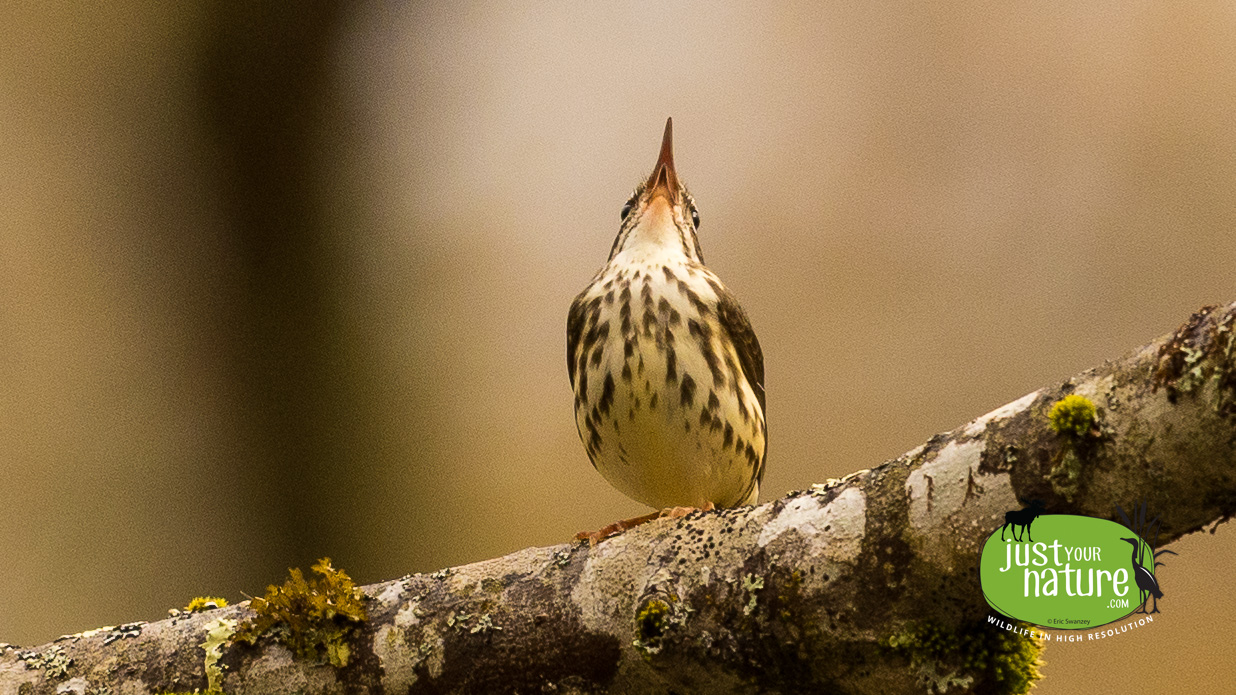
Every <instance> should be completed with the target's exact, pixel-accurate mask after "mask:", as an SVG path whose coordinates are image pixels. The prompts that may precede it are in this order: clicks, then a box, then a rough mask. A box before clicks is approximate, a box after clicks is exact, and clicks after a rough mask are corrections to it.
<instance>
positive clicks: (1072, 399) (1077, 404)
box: [1047, 394, 1095, 437]
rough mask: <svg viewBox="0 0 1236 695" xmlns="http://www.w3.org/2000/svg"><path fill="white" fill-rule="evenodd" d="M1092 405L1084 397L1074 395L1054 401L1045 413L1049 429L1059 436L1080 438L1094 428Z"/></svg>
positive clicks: (1093, 409)
mask: <svg viewBox="0 0 1236 695" xmlns="http://www.w3.org/2000/svg"><path fill="white" fill-rule="evenodd" d="M1094 418H1095V408H1094V403H1093V402H1092V401H1091V400H1090V399H1089V398H1086V397H1085V396H1078V395H1076V394H1074V395H1071V396H1065V397H1064V398H1061V399H1060V400H1058V401H1056V404H1055V405H1053V406H1052V407H1051V411H1050V412H1049V413H1047V419H1048V420H1050V421H1051V428H1052V429H1053V430H1055V431H1057V432H1059V433H1060V434H1063V435H1068V436H1074V437H1081V436H1084V435H1086V434H1087V433H1089V432H1090V430H1091V429H1092V428H1093V427H1094Z"/></svg>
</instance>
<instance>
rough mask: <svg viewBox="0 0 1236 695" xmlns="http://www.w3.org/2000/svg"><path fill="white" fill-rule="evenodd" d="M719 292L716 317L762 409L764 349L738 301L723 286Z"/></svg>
mask: <svg viewBox="0 0 1236 695" xmlns="http://www.w3.org/2000/svg"><path fill="white" fill-rule="evenodd" d="M721 290H722V291H721V292H718V293H717V318H718V320H720V322H721V327H722V328H724V329H725V332H726V333H728V334H729V336H730V341H731V342H733V343H734V350H735V351H736V352H737V353H738V364H739V366H740V367H742V375H743V376H744V377H746V379H747V383H749V384H751V390H753V391H755V398H756V400H758V401H759V402H760V410H761V411H762V410H764V351H763V350H761V349H760V341H759V339H758V338H756V337H755V331H754V330H752V329H751V321H749V320H748V319H747V314H746V312H744V311H743V310H742V307H740V306H738V301H737V300H735V299H734V295H732V294H730V292H729V290H726V289H725V288H724V287H722V288H721Z"/></svg>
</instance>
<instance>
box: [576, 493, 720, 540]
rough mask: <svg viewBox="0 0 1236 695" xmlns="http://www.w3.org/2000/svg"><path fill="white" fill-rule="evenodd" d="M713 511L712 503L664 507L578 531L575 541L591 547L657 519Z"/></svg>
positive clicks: (714, 507) (677, 517)
mask: <svg viewBox="0 0 1236 695" xmlns="http://www.w3.org/2000/svg"><path fill="white" fill-rule="evenodd" d="M714 509H716V506H715V505H713V503H712V502H708V503H705V504H704V506H702V507H666V508H665V509H662V510H661V511H659V512H652V513H651V514H645V515H643V516H636V517H632V518H630V519H623V520H621V521H615V522H614V523H612V524H610V525H609V526H606V527H605V528H603V529H601V530H600V531H580V532H579V533H577V534H575V540H577V541H585V540H586V541H588V545H589V546H593V545H596V544H597V543H600V542H601V541H603V540H605V539H606V538H609V537H610V536H616V535H618V534H620V533H622V532H623V531H627V530H630V529H633V528H635V527H636V526H639V525H640V524H646V523H648V522H649V521H655V520H657V519H681V518H683V517H684V516H686V515H688V514H690V513H691V512H711V511H712V510H714Z"/></svg>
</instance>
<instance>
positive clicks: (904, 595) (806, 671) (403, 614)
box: [0, 304, 1236, 695]
mask: <svg viewBox="0 0 1236 695" xmlns="http://www.w3.org/2000/svg"><path fill="white" fill-rule="evenodd" d="M1234 336H1236V304H1232V305H1229V306H1227V307H1225V308H1210V309H1206V310H1203V311H1201V312H1198V313H1197V314H1195V315H1194V316H1193V317H1192V318H1190V319H1189V321H1188V322H1187V323H1186V324H1185V325H1184V326H1182V327H1181V328H1180V330H1178V331H1177V332H1176V333H1174V334H1173V335H1170V336H1166V337H1164V338H1162V339H1160V340H1158V341H1155V342H1154V343H1151V344H1150V345H1147V346H1145V347H1143V348H1142V349H1140V350H1137V351H1136V352H1134V353H1133V354H1131V355H1129V356H1128V357H1126V358H1124V359H1123V360H1121V361H1118V362H1112V363H1108V364H1106V365H1104V366H1102V367H1098V368H1096V369H1092V370H1090V371H1087V372H1085V373H1082V374H1079V375H1078V376H1076V377H1074V378H1072V379H1069V380H1068V381H1066V382H1064V383H1062V384H1058V385H1056V386H1053V387H1048V388H1044V389H1041V390H1039V391H1036V392H1034V393H1031V394H1029V395H1027V396H1025V397H1024V398H1020V399H1018V400H1017V401H1014V402H1013V403H1010V404H1008V405H1006V406H1004V407H1002V408H999V409H997V410H995V411H993V412H991V413H989V414H987V415H985V416H983V417H981V418H979V419H977V420H974V421H973V422H970V423H969V424H967V425H965V426H963V427H961V428H959V429H957V430H954V431H952V432H949V433H946V434H940V435H937V436H935V437H933V438H932V439H931V440H930V441H928V442H927V443H926V444H924V445H922V446H920V447H918V448H916V449H914V450H913V451H910V452H907V453H906V454H904V455H902V456H901V457H899V458H897V459H896V460H893V461H888V462H886V463H884V464H883V465H880V466H877V467H875V468H872V469H869V470H862V471H858V472H856V473H852V474H850V475H849V476H847V477H846V478H844V479H842V480H832V481H828V482H827V483H826V484H823V485H817V486H814V487H813V488H812V489H811V490H809V491H805V492H800V493H796V494H791V495H789V496H787V497H785V498H782V499H779V500H777V501H775V502H772V503H769V504H765V505H762V506H759V507H754V508H741V509H730V510H721V511H716V512H709V513H697V514H694V515H691V516H689V517H687V518H685V519H677V520H664V521H659V522H654V523H650V524H647V525H646V526H644V527H640V528H637V529H635V530H632V531H629V532H627V533H626V534H624V535H621V536H618V537H615V538H611V539H609V540H606V541H604V542H602V543H600V544H599V545H597V546H596V547H589V546H588V545H587V544H586V543H583V544H564V545H560V546H555V547H550V548H530V549H527V550H524V551H521V552H518V553H515V554H513V555H509V556H507V557H503V558H498V559H495V560H489V561H486V562H479V563H476V564H472V565H467V566H463V567H458V568H454V569H451V570H443V571H441V572H436V573H434V574H431V575H420V574H418V575H413V576H410V577H404V578H402V579H397V580H394V581H389V582H385V583H382V584H375V585H372V586H369V587H364V592H365V594H366V595H367V597H368V598H367V599H365V600H364V603H365V608H366V611H365V612H366V613H367V618H366V619H365V620H364V621H363V622H358V623H354V624H346V625H344V627H343V628H341V630H342V631H341V632H339V633H338V634H336V633H331V634H333V635H335V636H334V637H331V638H330V639H331V640H335V641H337V640H340V639H341V640H343V644H342V645H341V644H337V643H334V644H327V645H323V646H324V647H325V648H324V649H323V650H321V651H315V650H316V649H317V648H316V647H312V644H313V643H312V642H310V643H309V644H310V647H311V648H307V647H305V646H304V645H305V643H304V642H296V641H295V640H294V639H293V638H295V635H291V634H290V633H289V629H291V628H290V627H287V626H284V627H278V628H275V629H271V630H269V631H268V632H262V631H259V633H258V634H257V635H256V636H254V635H253V634H252V632H253V630H252V629H250V631H249V633H248V636H249V637H254V641H253V644H249V643H247V642H245V641H240V640H236V639H232V638H231V636H232V635H233V633H234V632H235V631H236V630H237V629H238V626H242V627H243V626H244V625H246V624H249V625H252V624H255V623H253V622H249V623H246V621H252V619H253V618H254V614H253V611H252V610H251V608H250V606H249V605H248V604H241V605H239V606H231V607H226V608H219V609H216V610H208V611H204V612H201V613H185V614H182V615H180V616H178V617H176V618H172V619H169V620H164V621H162V622H158V623H151V624H136V625H128V626H121V627H118V628H109V629H104V630H98V631H93V632H90V633H84V634H82V635H77V636H72V637H69V638H63V639H61V640H58V641H57V642H55V643H53V644H50V645H45V646H43V647H38V648H35V649H31V650H21V649H17V648H13V647H7V646H6V647H3V648H0V693H22V694H24V693H30V694H34V693H65V692H75V693H81V694H90V695H102V694H103V693H116V694H117V695H118V694H119V693H157V692H191V691H194V690H200V691H208V690H216V691H217V690H222V691H223V692H226V693H229V694H234V695H241V694H243V693H272V692H302V693H328V692H331V693H333V692H355V693H370V692H375V693H376V692H383V693H392V692H399V693H404V692H409V693H421V692H424V693H453V692H463V693H504V692H509V693H537V692H557V693H572V692H580V693H594V692H595V693H668V692H711V693H724V692H787V693H789V692H804V691H812V692H816V691H818V692H838V693H889V692H913V691H917V692H924V691H928V690H929V689H931V688H936V689H942V688H944V687H946V686H947V687H948V692H950V693H952V692H965V691H975V692H1018V691H1023V690H1024V689H1025V688H1026V687H1027V685H1028V681H1029V679H1030V678H1032V677H1033V669H1034V660H1035V658H1036V655H1037V652H1036V645H1035V644H1034V643H1033V642H1032V641H1031V640H1029V639H1028V638H1025V637H1019V636H1017V635H1016V634H1015V633H1011V632H1004V631H1001V630H998V629H995V628H992V627H989V626H988V624H987V622H986V620H985V618H986V616H987V615H988V614H989V611H988V609H987V606H986V604H985V603H984V600H983V597H982V594H981V592H980V590H979V586H978V574H977V571H976V568H977V566H978V553H979V549H980V547H981V544H982V542H983V539H984V538H985V537H986V536H987V534H989V533H990V532H991V530H992V529H994V528H996V527H998V526H999V525H1000V524H1001V523H1002V522H1003V516H1004V513H1005V512H1006V511H1008V510H1012V509H1017V508H1019V507H1021V506H1022V503H1023V501H1029V500H1042V501H1043V503H1044V504H1045V507H1046V508H1047V510H1048V511H1049V512H1051V513H1076V514H1087V515H1093V516H1100V517H1106V518H1112V516H1113V513H1114V511H1113V510H1114V506H1113V505H1114V504H1115V503H1121V504H1123V505H1125V506H1131V505H1132V504H1133V503H1134V501H1135V500H1148V501H1149V505H1150V508H1151V509H1152V510H1153V511H1154V512H1155V513H1156V514H1159V515H1161V518H1162V532H1161V534H1162V535H1161V540H1162V541H1163V542H1167V541H1170V540H1172V539H1175V538H1177V537H1179V536H1181V535H1183V534H1185V533H1189V532H1192V531H1196V530H1198V529H1201V528H1203V527H1205V526H1207V525H1212V524H1216V523H1218V522H1219V521H1221V520H1225V519H1227V518H1229V517H1230V516H1231V515H1232V514H1233V513H1236V475H1234V471H1236V466H1234V465H1233V464H1236V353H1234V350H1233V345H1234V343H1236V338H1234ZM1070 395H1072V396H1079V397H1081V398H1075V399H1070V400H1068V401H1065V402H1063V403H1061V402H1062V400H1063V399H1064V398H1065V397H1066V396H1070ZM1057 404H1060V405H1057ZM1087 404H1092V405H1093V406H1094V408H1093V410H1091V409H1090V408H1089V407H1088V405H1087ZM1053 407H1055V412H1054V413H1052V414H1051V417H1050V418H1049V413H1051V412H1052V410H1053ZM302 583H303V581H302ZM299 600H300V599H296V600H289V601H288V602H287V605H289V606H294V605H312V606H314V608H313V609H312V610H314V611H320V612H321V615H322V616H324V617H325V619H333V618H331V616H332V615H333V613H332V611H333V605H334V604H332V599H330V598H329V597H328V598H313V599H312V600H309V601H308V603H304V602H302V603H297V601H299ZM268 622H269V621H268ZM341 625H342V624H341ZM315 629H316V628H315ZM339 635H342V636H341V637H340V636H339ZM287 644H298V645H300V646H298V647H297V649H296V653H295V654H294V653H293V651H292V650H290V649H289V648H288V646H286V645H287ZM328 652H329V654H330V656H329V658H328V657H327V654H328ZM314 654H317V655H318V658H312V657H313V655H314ZM332 661H334V662H335V663H336V664H341V665H332V664H331V662H332ZM208 667H209V668H208Z"/></svg>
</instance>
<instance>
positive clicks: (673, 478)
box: [567, 119, 767, 543]
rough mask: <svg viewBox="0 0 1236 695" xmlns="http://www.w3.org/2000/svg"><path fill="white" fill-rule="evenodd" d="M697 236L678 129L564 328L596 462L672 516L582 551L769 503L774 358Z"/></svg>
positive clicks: (579, 418)
mask: <svg viewBox="0 0 1236 695" xmlns="http://www.w3.org/2000/svg"><path fill="white" fill-rule="evenodd" d="M699 226H700V217H699V211H698V210H697V209H696V207H695V200H694V199H692V197H691V194H690V193H688V192H687V189H686V187H685V186H684V185H683V184H682V182H681V181H680V180H679V178H678V173H677V171H676V170H675V169H674V144H673V119H668V120H666V122H665V134H664V136H663V137H662V140H661V153H660V156H659V157H658V158H657V163H656V166H654V167H653V169H652V174H650V175H649V176H648V178H647V179H646V180H645V181H644V182H643V183H641V184H640V185H639V186H637V187H636V189H635V192H634V193H633V194H632V195H631V198H630V199H629V200H628V201H627V203H626V205H624V206H623V207H622V224H621V226H620V228H619V230H618V236H617V238H615V239H614V245H613V248H611V249H610V252H609V260H608V261H607V262H606V264H605V267H604V268H602V269H601V270H600V271H599V272H598V273H597V274H596V275H595V276H594V277H593V278H592V282H590V283H589V284H588V287H587V288H585V289H584V291H583V292H581V293H580V294H579V296H578V297H576V298H575V301H574V302H572V303H571V309H570V313H569V314H568V316H567V372H568V374H569V376H570V379H571V386H572V388H573V389H574V392H575V424H576V427H577V428H578V430H579V436H580V439H581V440H582V441H583V443H584V448H585V449H586V450H587V452H588V458H589V459H591V461H592V465H593V467H594V468H596V469H597V470H598V471H600V473H601V475H602V476H604V477H605V479H606V480H607V481H609V483H610V484H611V485H613V486H614V487H615V488H617V489H618V490H619V491H621V492H622V493H623V494H625V495H627V496H628V497H630V498H632V499H634V500H636V501H638V502H642V503H644V504H646V505H649V506H651V507H654V508H657V509H661V510H662V511H659V512H653V513H652V514H648V515H645V516H642V517H636V518H634V519H627V520H625V521H620V522H617V523H615V524H612V525H610V526H608V527H606V528H604V529H601V530H600V531H597V532H594V533H581V534H580V535H579V538H581V539H584V538H588V539H590V540H591V541H592V542H593V543H595V542H597V541H598V540H599V539H601V538H604V537H606V536H608V535H612V534H613V533H617V532H621V531H623V530H625V529H627V528H630V527H632V526H634V525H636V524H639V523H643V522H645V521H649V520H651V519H654V518H656V517H658V516H673V517H677V516H683V515H685V514H686V513H688V512H690V511H692V510H693V509H704V510H708V509H712V508H714V507H735V506H738V505H743V504H754V503H755V501H756V499H757V498H758V497H759V493H760V481H761V479H762V478H763V476H764V458H765V447H766V442H767V429H766V426H765V421H764V413H765V408H764V355H763V352H762V351H761V350H760V343H759V341H758V340H757V339H756V337H755V332H754V331H753V330H752V329H751V323H750V321H748V319H747V315H746V313H744V312H743V310H742V307H740V306H739V305H738V301H737V300H736V299H735V298H734V295H733V294H731V293H730V291H729V290H727V289H726V287H725V285H723V284H722V283H721V280H720V279H719V278H718V277H717V276H716V274H714V273H713V272H712V271H711V270H709V269H708V268H707V267H706V266H705V265H704V256H703V254H702V253H701V252H700V243H699V238H698V237H697V236H696V234H697V232H698V230H699Z"/></svg>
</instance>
